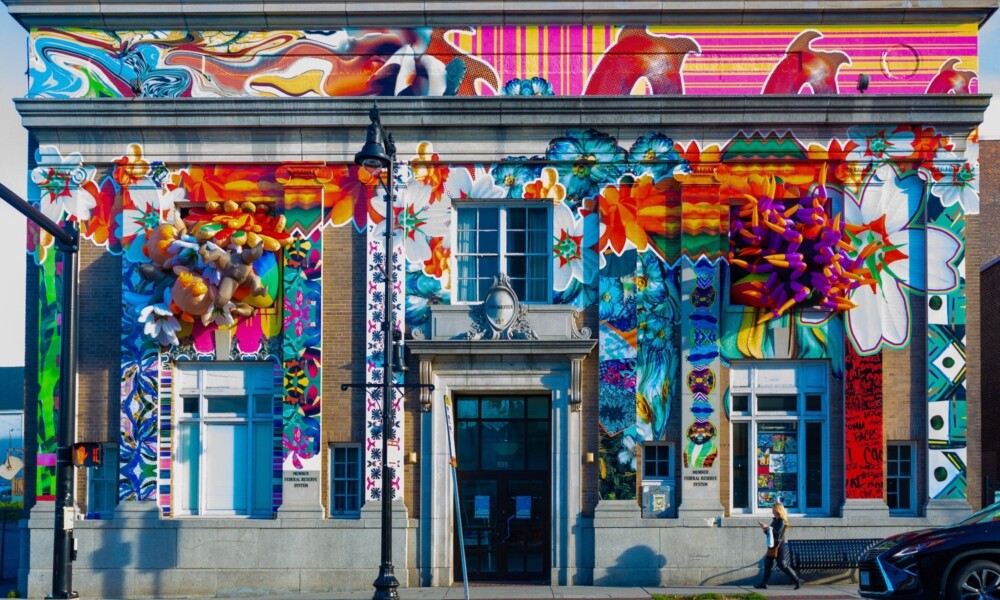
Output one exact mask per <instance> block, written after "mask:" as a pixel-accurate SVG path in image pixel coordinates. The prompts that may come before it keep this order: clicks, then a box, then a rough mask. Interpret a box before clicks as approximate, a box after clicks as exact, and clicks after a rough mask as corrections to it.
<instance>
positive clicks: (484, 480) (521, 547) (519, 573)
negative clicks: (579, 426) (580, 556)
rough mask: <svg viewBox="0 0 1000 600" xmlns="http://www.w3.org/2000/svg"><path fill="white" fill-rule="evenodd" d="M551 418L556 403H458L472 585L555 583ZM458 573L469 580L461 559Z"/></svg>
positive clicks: (503, 399)
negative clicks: (552, 568)
mask: <svg viewBox="0 0 1000 600" xmlns="http://www.w3.org/2000/svg"><path fill="white" fill-rule="evenodd" d="M549 411H550V399H549V397H548V396H462V397H458V398H457V400H456V411H455V412H456V430H457V446H458V452H457V454H458V488H459V499H460V504H461V512H462V514H461V518H462V530H463V539H462V540H461V543H462V544H463V546H464V549H465V556H466V563H467V568H468V572H469V581H539V582H543V581H547V580H548V578H549V575H548V573H549V564H550V556H549V555H550V549H551V544H550V543H549V532H550V521H549V519H550V515H551V510H550V499H549V490H550V489H551V482H550V479H549V469H550V467H549V464H550V460H551V459H550V449H549V443H550V440H549V427H550V420H549ZM456 550H458V548H457V547H456ZM455 569H456V570H455V572H456V573H457V576H456V577H455V579H456V580H461V577H462V575H461V573H462V572H461V559H460V557H459V556H458V554H457V552H456V556H455Z"/></svg>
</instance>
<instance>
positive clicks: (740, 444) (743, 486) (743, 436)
mask: <svg viewBox="0 0 1000 600" xmlns="http://www.w3.org/2000/svg"><path fill="white" fill-rule="evenodd" d="M749 494H750V423H738V422H737V423H733V508H734V509H735V508H742V509H744V510H749V509H750V495H749Z"/></svg>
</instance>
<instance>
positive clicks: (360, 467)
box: [329, 443, 364, 519]
mask: <svg viewBox="0 0 1000 600" xmlns="http://www.w3.org/2000/svg"><path fill="white" fill-rule="evenodd" d="M337 449H344V450H354V451H356V452H357V457H356V461H355V462H356V465H355V467H356V469H357V481H356V482H355V483H356V484H357V490H358V492H357V501H358V508H357V510H346V509H345V510H344V511H341V512H338V511H337V510H336V506H337V503H336V498H337V493H336V492H337V490H336V487H337V482H338V481H349V480H350V478H348V477H336V462H335V461H334V456H335V454H336V450H337ZM329 451H330V490H329V495H330V517H331V518H334V519H351V518H357V517H360V516H361V505H362V504H363V503H364V494H363V491H364V448H362V446H361V444H353V443H333V444H330V446H329Z"/></svg>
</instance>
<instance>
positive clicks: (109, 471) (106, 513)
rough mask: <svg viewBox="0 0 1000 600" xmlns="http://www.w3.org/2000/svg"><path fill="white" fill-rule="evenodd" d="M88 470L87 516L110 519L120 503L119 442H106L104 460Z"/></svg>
mask: <svg viewBox="0 0 1000 600" xmlns="http://www.w3.org/2000/svg"><path fill="white" fill-rule="evenodd" d="M86 471H87V518H88V519H110V518H111V517H113V516H114V512H115V506H117V505H118V444H116V443H107V444H104V460H103V462H101V466H99V467H91V468H89V469H87V470H86Z"/></svg>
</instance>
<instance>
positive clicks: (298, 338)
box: [281, 206, 323, 471]
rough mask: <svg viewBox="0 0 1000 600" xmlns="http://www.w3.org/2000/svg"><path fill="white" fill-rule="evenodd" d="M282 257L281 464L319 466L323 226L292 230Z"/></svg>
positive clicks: (302, 467)
mask: <svg viewBox="0 0 1000 600" xmlns="http://www.w3.org/2000/svg"><path fill="white" fill-rule="evenodd" d="M316 208H317V209H318V206H317V207H316ZM314 212H315V213H316V216H317V218H318V216H319V210H315V211H314ZM284 262H285V264H284V278H283V279H284V282H283V293H284V297H285V303H284V322H283V324H282V330H283V332H284V335H283V344H282V346H283V347H282V358H283V360H282V373H283V385H282V386H281V387H282V389H283V390H284V402H283V403H282V405H283V409H282V421H283V423H284V432H283V434H282V445H283V446H284V452H283V454H284V460H283V464H284V469H285V470H310V471H321V470H322V466H321V464H322V458H321V454H320V452H321V446H320V445H321V442H322V439H321V436H320V433H321V431H322V426H321V421H322V406H323V401H322V392H321V390H322V385H321V384H322V370H323V354H322V352H323V348H322V335H321V334H322V331H323V328H322V315H323V312H322V308H323V232H322V230H320V229H319V228H314V229H313V230H312V234H310V235H309V237H303V236H300V235H299V234H298V233H297V232H296V234H294V235H293V238H292V243H291V244H290V245H289V247H288V248H287V249H286V250H285V257H284Z"/></svg>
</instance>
